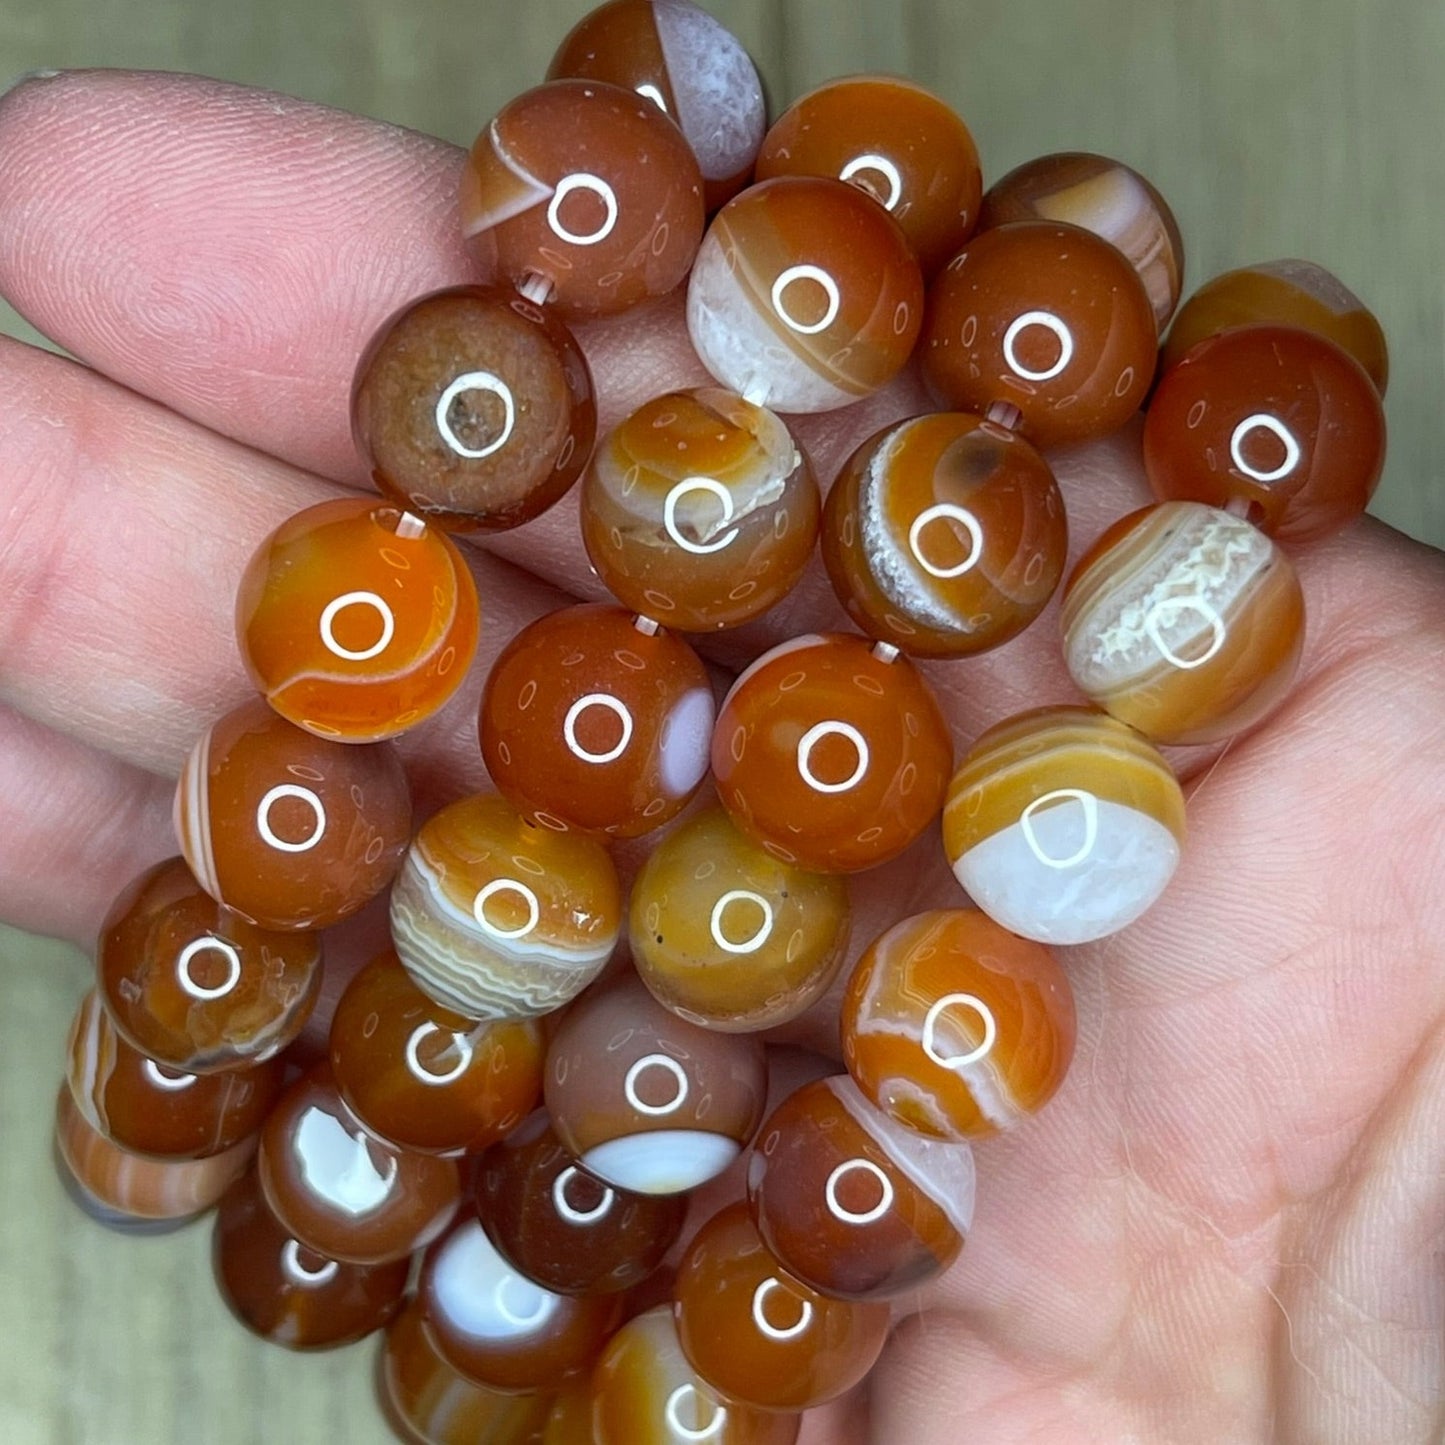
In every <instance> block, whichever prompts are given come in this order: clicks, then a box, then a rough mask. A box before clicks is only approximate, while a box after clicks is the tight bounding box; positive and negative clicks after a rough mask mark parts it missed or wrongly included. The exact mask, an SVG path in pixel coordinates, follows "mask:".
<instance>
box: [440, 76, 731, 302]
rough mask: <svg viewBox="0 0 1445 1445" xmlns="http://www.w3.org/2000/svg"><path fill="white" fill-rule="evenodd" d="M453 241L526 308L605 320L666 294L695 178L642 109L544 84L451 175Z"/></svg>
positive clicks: (623, 98) (699, 217) (684, 267)
mask: <svg viewBox="0 0 1445 1445" xmlns="http://www.w3.org/2000/svg"><path fill="white" fill-rule="evenodd" d="M461 212H462V233H463V235H464V236H466V237H467V238H469V239H470V240H472V242H473V243H474V245H475V247H476V249H477V250H478V252H479V253H480V254H481V255H482V257H483V258H484V260H494V262H495V265H496V269H497V271H498V273H499V274H500V275H501V276H503V277H505V278H506V280H507V281H509V282H510V283H511V284H512V285H513V286H516V287H518V288H519V289H520V290H522V291H523V293H524V294H525V295H527V296H528V297H529V299H531V300H546V301H548V302H549V303H550V304H551V305H554V306H556V307H557V309H558V310H559V311H560V312H561V313H562V314H563V315H564V316H567V317H573V316H607V315H613V314H615V313H616V312H619V311H625V310H627V308H628V307H630V306H635V305H637V303H638V302H640V301H645V300H647V299H648V298H649V297H652V296H662V295H665V294H666V293H667V292H669V291H671V290H672V289H673V287H674V286H676V285H677V284H678V283H679V282H680V281H681V280H682V279H683V277H684V276H686V275H687V271H688V267H689V266H691V264H692V260H693V257H694V255H696V253H697V247H698V241H699V240H700V239H701V237H702V227H703V200H702V175H701V173H700V172H699V170H698V165H697V161H696V159H695V158H694V157H693V153H692V149H691V147H690V146H689V145H688V143H687V141H686V140H685V139H684V138H683V135H682V132H681V131H679V130H678V128H677V127H676V126H675V125H673V124H672V122H671V121H669V120H668V118H667V117H666V116H664V115H662V114H660V113H659V111H658V109H657V107H656V106H655V105H653V104H652V102H651V101H649V100H645V99H644V98H643V97H641V96H639V95H638V94H636V92H634V91H628V90H623V89H622V88H621V87H620V86H616V85H608V84H606V83H605V82H603V81H596V80H553V81H548V82H547V83H546V84H545V85H539V86H536V87H535V88H534V89H532V90H528V91H525V92H524V93H523V94H522V95H519V96H518V97H517V98H516V99H515V100H513V101H511V102H509V103H508V104H507V105H506V106H505V107H504V108H503V109H502V111H501V112H500V113H499V114H498V115H497V117H496V119H495V120H493V121H492V122H491V124H490V125H489V126H487V128H486V129H485V130H484V131H482V133H481V134H480V135H479V136H478V137H477V140H476V143H475V144H474V145H473V146H472V150H471V154H470V156H469V157H468V159H467V163H466V167H465V169H464V170H463V172H462V194H461Z"/></svg>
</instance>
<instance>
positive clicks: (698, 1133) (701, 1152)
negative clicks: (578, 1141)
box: [581, 1129, 742, 1194]
mask: <svg viewBox="0 0 1445 1445" xmlns="http://www.w3.org/2000/svg"><path fill="white" fill-rule="evenodd" d="M741 1152H742V1146H741V1145H739V1143H738V1142H737V1140H736V1139H729V1138H728V1137H727V1135H725V1134H712V1133H709V1132H707V1131H705V1130H702V1129H653V1130H649V1131H647V1132H645V1133H640V1134H623V1135H621V1136H619V1137H618V1138H616V1139H609V1140H607V1142H606V1143H604V1144H597V1145H594V1146H593V1147H592V1148H591V1149H589V1150H587V1152H586V1153H585V1154H583V1155H582V1161H581V1162H582V1165H583V1167H584V1168H586V1169H587V1170H588V1171H590V1172H591V1173H593V1174H595V1175H596V1176H597V1177H598V1178H599V1179H601V1180H603V1181H604V1182H605V1183H607V1184H612V1185H615V1186H616V1187H617V1188H618V1189H630V1190H632V1192H633V1193H634V1194H682V1193H684V1192H685V1191H686V1190H689V1189H695V1188H696V1187H697V1186H698V1185H699V1184H704V1183H706V1182H707V1181H708V1180H709V1179H713V1178H715V1177H716V1176H717V1175H719V1174H721V1173H722V1172H723V1170H724V1169H726V1168H727V1167H728V1165H729V1164H731V1163H732V1162H733V1160H734V1159H736V1158H737V1157H738V1155H739V1153H741Z"/></svg>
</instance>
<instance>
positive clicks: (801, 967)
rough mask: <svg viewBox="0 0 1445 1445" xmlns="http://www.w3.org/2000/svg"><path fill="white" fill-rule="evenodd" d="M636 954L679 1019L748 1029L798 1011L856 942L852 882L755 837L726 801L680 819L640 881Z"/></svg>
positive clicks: (635, 893) (634, 914) (633, 905)
mask: <svg viewBox="0 0 1445 1445" xmlns="http://www.w3.org/2000/svg"><path fill="white" fill-rule="evenodd" d="M629 919H630V921H629V925H628V934H629V941H630V945H631V953H632V962H633V965H634V967H635V968H636V969H637V973H638V976H639V977H640V978H641V979H642V981H643V983H645V984H646V985H647V987H648V989H649V990H650V991H651V993H652V996H653V997H654V998H656V999H657V1000H658V1001H659V1002H660V1003H662V1004H664V1005H665V1006H666V1007H667V1008H669V1009H671V1010H672V1011H673V1013H675V1014H677V1015H678V1017H679V1018H684V1019H688V1020H689V1021H690V1022H692V1023H697V1024H702V1025H703V1026H704V1027H707V1028H714V1029H723V1030H725V1031H728V1032H738V1031H746V1030H753V1029H765V1028H772V1027H774V1026H776V1025H777V1024H781V1023H786V1022H787V1021H788V1020H789V1019H792V1018H796V1017H797V1016H798V1015H799V1014H801V1013H803V1012H804V1011H805V1010H806V1009H808V1008H809V1007H811V1006H812V1005H813V1004H814V1003H816V1002H817V1001H818V999H819V998H821V997H822V996H823V994H824V993H825V992H827V989H828V985H829V984H830V983H832V981H833V978H834V975H835V974H836V973H837V972H838V967H839V965H840V964H841V963H842V961H843V953H844V950H845V949H846V948H847V946H848V928H849V908H848V890H847V888H846V886H845V884H844V882H843V880H842V879H841V878H839V877H837V876H836V875H829V874H826V873H809V872H806V871H805V870H804V869H802V868H798V867H796V866H794V865H793V864H790V863H784V862H783V861H782V860H781V859H780V858H776V857H774V856H773V854H771V853H770V852H768V850H767V849H766V848H763V847H761V846H760V845H759V844H757V843H755V842H753V840H752V839H751V838H749V837H748V836H747V835H746V834H745V833H743V832H741V831H740V830H739V829H738V827H737V826H736V825H735V824H734V823H733V822H732V820H731V819H730V818H729V817H728V815H727V813H726V812H725V811H724V810H723V809H722V808H720V807H716V806H713V807H710V808H707V809H706V810H705V811H703V812H700V813H697V814H695V815H694V816H693V817H691V818H689V819H687V820H686V821H685V822H683V823H681V824H679V826H678V827H677V828H676V829H674V830H673V831H672V832H671V833H669V834H668V835H667V837H665V838H664V839H662V841H661V842H659V843H658V844H657V845H656V846H655V847H654V848H653V850H652V852H651V853H649V854H648V857H647V861H646V862H645V863H644V864H643V865H642V871H641V872H640V873H639V874H638V875H637V879H636V881H635V882H634V883H633V886H632V897H631V900H630V903H629Z"/></svg>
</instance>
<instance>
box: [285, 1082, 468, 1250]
mask: <svg viewBox="0 0 1445 1445" xmlns="http://www.w3.org/2000/svg"><path fill="white" fill-rule="evenodd" d="M256 1172H257V1177H258V1178H259V1180H260V1183H261V1189H262V1191H263V1192H264V1194H265V1196H266V1203H267V1204H268V1205H269V1206H270V1209H271V1212H272V1213H273V1214H274V1215H275V1216H276V1218H277V1219H278V1220H279V1221H280V1223H281V1225H282V1227H283V1228H284V1229H285V1230H286V1231H287V1232H288V1233H289V1234H291V1235H292V1236H293V1237H294V1238H296V1239H297V1240H299V1241H300V1242H301V1243H302V1244H304V1245H305V1246H306V1247H307V1248H308V1249H313V1250H315V1251H316V1253H318V1254H322V1255H325V1256H326V1257H327V1258H328V1259H335V1260H340V1261H341V1262H342V1263H345V1264H385V1263H387V1262H388V1261H390V1260H394V1259H402V1258H404V1257H405V1256H406V1255H408V1254H410V1253H411V1252H412V1250H414V1249H422V1248H424V1247H425V1246H426V1245H427V1244H429V1243H431V1241H432V1240H434V1239H435V1238H436V1237H437V1236H438V1235H439V1234H440V1233H441V1232H442V1230H444V1229H445V1228H446V1227H447V1224H448V1222H449V1221H450V1220H451V1218H452V1215H453V1214H454V1213H455V1212H456V1207H457V1203H458V1200H459V1199H460V1196H461V1179H460V1176H459V1175H458V1173H457V1166H456V1164H455V1163H454V1162H453V1161H452V1160H450V1159H442V1158H438V1157H437V1156H436V1155H434V1154H421V1153H418V1152H417V1151H415V1150H412V1149H397V1148H395V1147H394V1146H393V1145H390V1144H386V1143H383V1142H382V1141H381V1140H380V1139H378V1138H377V1137H376V1136H375V1135H373V1134H368V1133H367V1132H366V1130H365V1129H363V1128H362V1126H361V1124H360V1122H359V1121H358V1120H357V1118H356V1116H355V1115H354V1114H353V1113H352V1112H351V1110H350V1109H348V1108H347V1107H346V1103H345V1101H344V1100H343V1099H342V1098H341V1095H340V1094H339V1093H338V1091H337V1088H336V1084H335V1082H334V1080H333V1079H332V1077H331V1070H330V1068H329V1067H327V1066H326V1065H324V1064H322V1065H318V1066H317V1067H316V1068H314V1069H312V1070H311V1071H310V1073H308V1074H306V1075H304V1076H303V1077H302V1078H301V1079H299V1080H298V1081H297V1082H296V1083H295V1084H293V1085H292V1086H291V1088H290V1089H288V1090H287V1091H286V1093H285V1094H283V1095H282V1096H281V1101H280V1102H279V1103H278V1104H277V1105H276V1107H275V1108H274V1109H273V1110H272V1111H271V1117H270V1118H269V1119H267V1120H266V1127H265V1128H264V1129H263V1130H262V1131H261V1147H260V1149H259V1150H258V1151H257V1155H256Z"/></svg>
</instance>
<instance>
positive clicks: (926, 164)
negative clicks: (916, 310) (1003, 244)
mask: <svg viewBox="0 0 1445 1445" xmlns="http://www.w3.org/2000/svg"><path fill="white" fill-rule="evenodd" d="M756 174H757V178H758V180H760V181H765V180H768V179H770V178H771V177H773V176H830V177H836V178H837V179H838V180H841V181H849V182H851V183H852V184H853V185H855V186H857V187H858V188H859V190H861V191H864V192H866V193H867V194H868V195H870V196H872V197H873V199H874V200H876V201H877V202H878V203H879V205H881V206H882V207H883V209H884V210H886V211H887V212H888V213H889V214H890V215H891V216H892V217H893V219H894V220H895V221H897V222H898V224H899V226H900V227H901V228H902V230H903V234H904V235H905V236H906V237H907V238H908V244H909V246H911V247H912V249H913V254H914V255H915V256H917V258H918V264H919V265H920V266H921V267H922V268H923V274H924V275H925V276H930V275H932V274H933V272H935V271H936V270H937V269H938V268H939V267H940V266H941V265H942V264H943V263H944V262H945V261H947V260H948V258H949V257H950V256H952V255H953V253H954V252H955V251H957V250H958V248H959V247H960V246H961V245H963V243H964V242H965V241H966V240H968V238H969V236H970V235H972V234H973V228H974V226H975V225H976V224H977V222H978V207H979V199H980V197H981V195H982V193H983V175H982V172H981V171H980V170H979V164H978V149H977V147H976V146H975V145H974V143H973V136H972V135H971V134H970V133H969V129H968V127H967V126H966V125H965V124H964V123H963V121H962V120H961V119H960V118H959V116H958V115H957V114H956V113H955V112H954V110H953V109H952V108H951V107H950V106H948V105H947V104H946V103H945V102H944V101H942V100H940V99H939V98H938V97H937V96H936V95H934V94H933V93H932V92H931V91H928V90H925V89H924V88H923V87H922V86H921V85H915V84H914V83H913V82H912V81H908V80H900V79H899V78H898V77H896V76H892V75H853V76H847V77H845V78H844V79H841V80H830V81H829V82H828V83H827V84H826V85H822V86H819V87H818V89H817V90H813V91H809V92H808V94H807V95H805V96H803V97H802V98H801V99H799V100H795V101H794V102H793V103H792V105H790V106H789V107H788V108H787V110H785V111H784V112H783V113H782V115H780V116H779V117H778V119H777V120H776V121H774V122H773V126H772V129H771V130H769V131H768V133H767V135H766V137H764V139H763V145H762V149H761V150H760V151H759V152H758V161H757V167H756Z"/></svg>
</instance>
